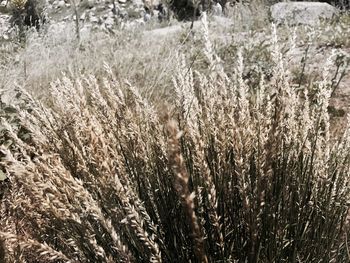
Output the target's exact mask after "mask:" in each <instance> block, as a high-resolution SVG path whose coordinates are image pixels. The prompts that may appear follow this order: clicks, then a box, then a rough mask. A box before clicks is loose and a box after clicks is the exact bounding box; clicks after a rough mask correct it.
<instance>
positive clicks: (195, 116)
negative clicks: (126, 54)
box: [0, 17, 350, 262]
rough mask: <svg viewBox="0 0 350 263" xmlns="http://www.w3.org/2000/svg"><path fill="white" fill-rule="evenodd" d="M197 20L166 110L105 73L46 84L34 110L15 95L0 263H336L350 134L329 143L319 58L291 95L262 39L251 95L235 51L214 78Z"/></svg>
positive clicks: (341, 243) (276, 52) (213, 61)
mask: <svg viewBox="0 0 350 263" xmlns="http://www.w3.org/2000/svg"><path fill="white" fill-rule="evenodd" d="M203 23H204V26H203V39H204V40H205V42H204V43H203V47H204V52H203V57H205V58H206V59H207V64H208V69H207V71H206V73H205V74H204V73H201V72H199V71H196V70H195V69H192V68H191V66H190V65H189V64H188V63H187V62H186V59H185V58H184V56H181V55H178V56H177V64H176V67H175V68H176V70H177V71H176V73H175V74H174V76H173V84H174V85H173V87H174V88H173V89H172V93H173V95H174V96H173V98H171V99H169V101H168V102H164V103H160V102H159V101H152V100H147V99H145V97H144V96H142V95H141V94H142V93H141V92H140V91H139V89H138V88H136V87H135V86H133V85H132V84H130V83H129V82H127V81H123V80H121V79H120V78H118V77H117V76H116V75H115V73H114V71H113V70H112V69H111V68H110V67H108V66H107V65H105V67H104V70H105V74H104V75H103V78H99V79H97V78H96V77H95V76H93V75H85V76H84V75H81V76H80V77H78V78H76V79H71V78H67V77H65V78H62V79H61V80H58V81H56V82H53V83H52V85H51V87H50V94H51V95H52V98H53V99H52V100H51V101H49V102H47V101H46V104H42V103H41V102H40V101H38V100H36V99H34V98H32V97H31V96H30V94H28V93H26V92H25V91H24V90H22V91H21V93H22V97H24V98H25V99H26V101H27V104H26V107H27V110H22V111H21V110H20V109H19V112H20V116H19V120H20V127H23V128H25V129H26V130H27V131H29V134H30V137H29V138H28V136H26V138H23V136H20V134H19V132H18V129H19V128H18V127H17V126H16V127H15V126H13V125H12V124H11V123H9V122H8V121H6V120H5V119H3V123H4V127H5V128H6V129H5V130H4V131H2V132H3V133H5V134H6V136H7V138H8V139H10V140H11V141H12V142H13V143H12V144H11V145H10V146H8V147H5V146H4V145H2V146H1V148H0V150H1V162H0V165H1V169H4V171H5V172H6V173H7V175H8V180H9V182H10V187H8V188H7V189H6V190H5V193H4V198H3V200H2V203H1V208H0V213H1V214H0V215H1V221H0V227H1V229H2V231H1V233H0V239H1V240H4V241H5V242H4V251H5V260H6V261H7V262H24V261H26V262H222V261H227V262H297V261H298V262H299V261H300V262H346V261H347V260H348V259H349V257H348V253H347V251H348V245H347V235H348V234H349V224H348V218H347V216H348V211H349V204H348V200H349V179H348V178H349V171H350V170H349V164H350V163H349V150H350V149H349V148H350V129H349V128H347V129H346V130H345V131H344V133H343V136H342V138H340V139H339V140H337V141H335V140H332V139H331V136H330V133H329V129H330V127H329V115H328V111H327V108H328V102H329V99H330V94H331V89H330V87H331V85H330V84H331V82H332V78H331V77H330V75H329V67H330V63H331V60H329V61H328V64H327V66H326V67H325V71H324V74H323V76H322V80H321V81H319V82H317V83H315V85H314V87H313V96H310V91H309V90H308V89H307V87H304V86H302V87H301V88H300V87H299V88H295V85H294V84H295V83H293V79H292V78H291V77H290V72H289V70H288V62H289V58H288V53H284V52H282V47H281V46H280V45H279V41H278V35H277V31H276V29H274V30H273V33H272V36H271V39H272V49H271V50H270V56H271V60H272V63H271V65H272V68H271V72H272V73H271V75H269V76H267V75H266V74H265V73H264V71H263V70H260V71H258V72H260V74H259V75H258V81H257V82H256V83H257V84H256V85H255V86H254V87H253V88H252V87H251V84H250V83H248V82H247V80H245V77H244V74H245V67H246V65H245V63H244V54H242V50H238V52H237V53H236V54H235V56H236V63H235V64H234V70H232V73H231V74H230V76H228V75H227V74H226V73H225V69H224V67H222V63H223V62H222V61H221V60H220V58H219V57H218V56H217V55H216V54H215V49H214V48H213V46H212V44H211V43H210V39H209V32H208V28H207V25H206V23H207V22H206V20H205V17H204V21H203ZM292 48H293V45H292ZM290 54H293V51H292V50H291V51H290ZM47 105H49V106H47Z"/></svg>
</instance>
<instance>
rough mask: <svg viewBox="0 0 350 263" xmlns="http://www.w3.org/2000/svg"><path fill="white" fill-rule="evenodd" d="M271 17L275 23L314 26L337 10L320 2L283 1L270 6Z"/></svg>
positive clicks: (334, 13)
mask: <svg viewBox="0 0 350 263" xmlns="http://www.w3.org/2000/svg"><path fill="white" fill-rule="evenodd" d="M270 11H271V18H272V20H273V21H274V22H275V23H276V24H283V23H286V24H289V25H298V24H301V25H310V26H314V25H317V24H318V23H319V21H320V20H323V19H331V18H332V17H334V16H335V15H337V13H338V10H337V9H336V8H335V7H333V6H331V5H329V4H327V3H320V2H284V3H277V4H275V5H273V6H271V9H270Z"/></svg>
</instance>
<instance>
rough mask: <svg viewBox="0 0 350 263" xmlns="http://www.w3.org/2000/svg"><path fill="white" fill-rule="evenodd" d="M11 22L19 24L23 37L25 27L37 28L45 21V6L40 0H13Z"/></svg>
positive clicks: (15, 24) (14, 24)
mask: <svg viewBox="0 0 350 263" xmlns="http://www.w3.org/2000/svg"><path fill="white" fill-rule="evenodd" d="M10 3H11V13H12V17H11V24H12V25H13V26H17V27H18V30H19V35H20V37H21V38H23V37H24V35H25V29H26V28H28V27H35V28H36V29H37V30H39V29H40V26H41V25H42V24H43V23H44V22H45V16H44V13H43V10H44V7H43V6H42V5H41V4H40V3H39V2H38V0H11V2H10Z"/></svg>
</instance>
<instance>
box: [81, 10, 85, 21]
mask: <svg viewBox="0 0 350 263" xmlns="http://www.w3.org/2000/svg"><path fill="white" fill-rule="evenodd" d="M85 18H86V13H85V12H83V13H82V14H81V16H80V20H85Z"/></svg>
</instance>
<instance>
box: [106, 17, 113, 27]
mask: <svg viewBox="0 0 350 263" xmlns="http://www.w3.org/2000/svg"><path fill="white" fill-rule="evenodd" d="M105 25H106V27H109V28H111V27H112V26H113V25H114V19H113V18H112V17H108V18H107V19H106V21H105Z"/></svg>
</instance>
